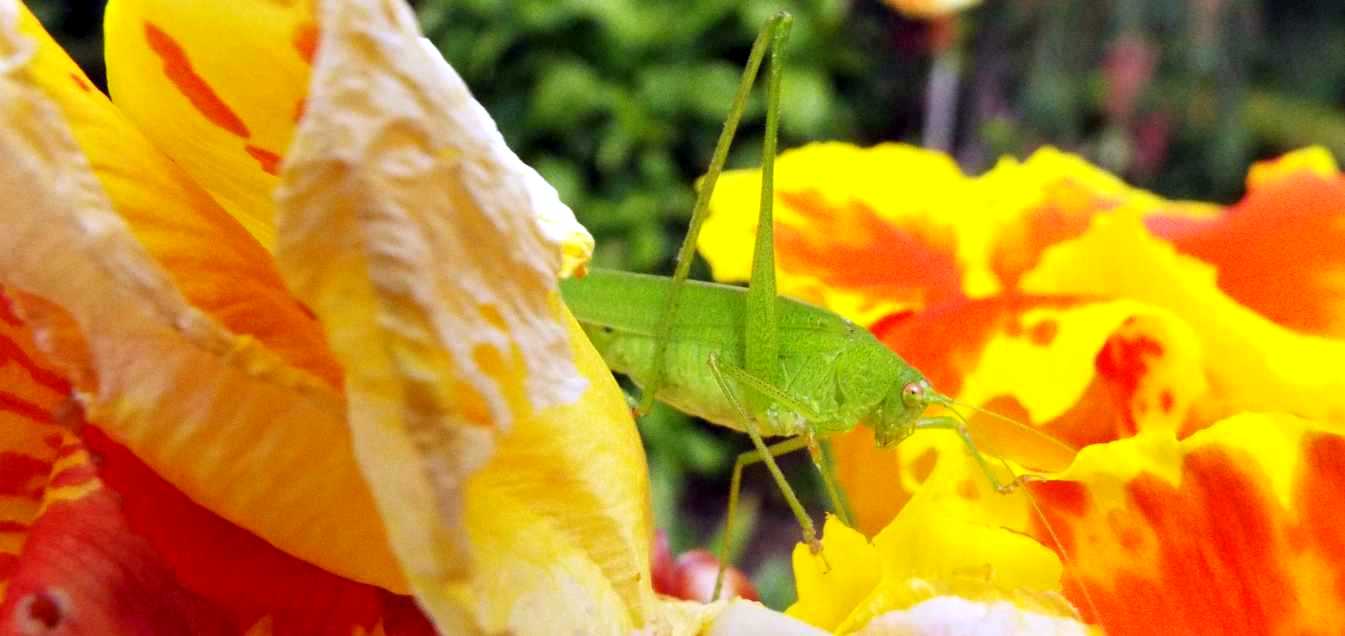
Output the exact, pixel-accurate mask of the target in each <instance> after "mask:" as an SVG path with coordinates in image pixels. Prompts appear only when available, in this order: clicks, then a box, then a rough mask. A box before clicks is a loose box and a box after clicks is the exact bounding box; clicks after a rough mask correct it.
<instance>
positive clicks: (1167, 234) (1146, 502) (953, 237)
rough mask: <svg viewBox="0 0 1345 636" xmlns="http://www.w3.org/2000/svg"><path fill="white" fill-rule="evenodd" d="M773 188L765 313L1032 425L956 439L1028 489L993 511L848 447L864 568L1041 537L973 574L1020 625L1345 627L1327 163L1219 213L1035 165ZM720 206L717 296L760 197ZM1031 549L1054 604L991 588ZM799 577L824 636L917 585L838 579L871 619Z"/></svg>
mask: <svg viewBox="0 0 1345 636" xmlns="http://www.w3.org/2000/svg"><path fill="white" fill-rule="evenodd" d="M776 166H777V167H776V170H777V172H776V195H775V196H776V223H777V227H776V231H775V236H776V245H777V252H778V254H777V262H778V264H779V269H780V274H779V279H778V280H779V284H780V289H781V293H783V294H788V295H792V296H796V297H800V298H802V299H804V300H808V301H811V302H815V303H818V304H821V305H823V306H826V307H829V308H831V309H833V310H835V311H837V312H839V313H841V314H843V315H846V316H848V317H850V318H851V319H853V320H855V321H856V322H858V323H860V324H862V325H864V326H867V327H868V328H869V329H870V330H872V331H873V332H874V333H875V334H876V335H877V336H878V337H879V338H880V339H881V340H883V341H884V342H885V343H887V344H888V345H889V346H890V347H892V348H893V349H894V350H895V351H897V352H899V353H900V354H901V355H902V356H904V357H905V358H906V359H907V360H908V361H910V362H911V363H912V364H913V365H915V366H916V367H918V368H920V369H921V370H923V371H924V372H925V374H926V375H927V376H928V377H929V378H930V380H931V382H932V383H933V384H934V386H935V387H936V388H937V389H939V390H941V391H942V392H944V393H946V394H948V395H950V396H952V397H953V398H955V399H956V400H957V401H958V402H959V403H961V404H966V405H970V406H972V407H979V408H984V409H987V410H991V411H995V412H998V413H1001V414H1005V415H1008V416H1010V417H1012V418H1013V419H1016V420H1018V421H1020V422H1023V423H1025V424H1026V426H1019V425H1013V424H1010V423H1006V422H1005V421H1003V420H1000V419H997V418H994V417H992V416H990V415H987V414H984V413H979V412H976V413H969V414H968V415H970V421H971V424H972V425H973V429H974V431H973V434H974V436H975V438H976V440H977V443H978V445H979V446H980V447H981V448H982V449H985V450H988V451H992V452H993V453H994V454H996V455H1000V456H1002V457H1004V458H1006V459H1009V460H1012V462H1013V463H1014V464H1016V465H1017V466H1019V467H1020V470H1021V469H1022V468H1026V469H1030V470H1032V471H1034V472H1037V473H1039V474H1041V475H1042V478H1043V480H1042V481H1036V482H1030V483H1029V484H1028V485H1027V486H1026V487H1024V488H1023V489H1022V490H1021V491H1020V493H1019V494H1015V495H1011V496H998V495H996V494H994V493H993V492H992V491H990V489H989V488H987V480H986V479H985V476H984V475H983V474H982V473H981V472H980V470H979V468H977V467H976V466H975V465H974V464H973V463H972V462H970V461H969V460H968V456H967V454H966V453H965V451H964V450H963V448H962V446H961V444H960V443H959V441H958V440H957V439H956V438H955V437H954V436H951V435H935V434H922V435H916V436H913V437H912V438H911V439H909V440H907V441H905V442H903V443H902V445H901V446H900V447H899V448H898V449H897V450H896V451H895V452H889V451H880V450H878V449H876V448H875V447H874V444H873V441H872V435H871V433H869V432H868V431H867V430H866V429H863V428H861V429H858V430H856V431H854V432H852V433H849V434H847V435H843V436H841V437H839V438H837V439H836V440H835V441H834V444H835V448H836V455H837V460H838V464H839V477H840V481H841V483H842V485H843V487H844V488H845V490H846V492H847V495H848V498H849V500H850V502H851V504H852V507H853V509H854V512H855V516H856V521H857V526H858V529H860V530H862V531H864V532H865V533H868V534H870V535H876V536H875V538H874V540H873V545H874V546H878V545H879V544H880V540H888V539H885V537H889V536H891V535H892V533H895V532H897V530H896V528H901V527H905V528H910V527H922V526H927V527H931V528H945V529H946V532H944V533H943V534H942V535H940V536H939V537H938V538H939V540H940V541H948V542H952V543H953V544H955V545H957V546H961V547H958V548H956V549H954V548H951V547H950V548H948V549H946V550H936V549H933V548H927V547H925V544H924V543H909V542H908V544H907V545H908V548H909V546H910V545H917V546H922V547H918V548H916V549H918V550H920V551H921V553H922V554H931V555H934V556H931V557H930V558H931V559H934V560H935V561H941V560H946V559H947V558H948V557H946V556H941V555H954V554H962V555H965V554H966V550H967V549H968V547H969V546H976V545H984V543H983V541H984V539H981V538H977V537H978V533H981V532H985V531H988V530H987V529H994V530H996V531H1002V532H1004V533H1010V534H1011V535H1012V536H1017V537H1022V536H1028V537H1032V538H1033V539H1034V540H1033V541H1029V542H1027V543H1025V544H1024V545H1023V546H1022V547H1020V548H1011V547H1005V548H1003V550H1002V553H1001V551H994V552H993V553H991V554H984V555H982V556H981V557H980V558H981V561H982V562H983V563H984V564H985V565H986V567H987V569H986V570H985V571H986V572H988V574H985V575H983V576H982V577H980V579H978V580H981V581H982V582H986V581H988V585H989V587H990V588H991V589H993V590H994V591H995V594H993V595H991V598H993V599H995V600H996V601H1007V602H1010V603H1013V604H1015V605H1016V606H1017V607H1018V608H1019V609H1021V610H1023V611H1035V610H1034V608H1033V607H1032V606H1031V604H1028V603H1023V602H1020V601H1021V598H1022V596H1021V592H1022V590H1023V589H1025V588H1026V589H1028V590H1030V591H1032V592H1034V595H1030V596H1029V598H1037V596H1035V593H1036V592H1053V593H1054V592H1058V593H1063V594H1064V596H1065V597H1066V598H1067V599H1068V600H1069V602H1070V603H1071V604H1072V606H1073V607H1074V608H1075V609H1076V610H1077V611H1078V613H1079V617H1080V618H1081V619H1083V620H1084V621H1085V622H1087V623H1089V624H1091V625H1096V626H1100V627H1102V628H1105V629H1106V630H1107V631H1109V632H1115V633H1129V632H1136V631H1140V630H1144V629H1148V628H1149V627H1148V626H1151V625H1153V624H1166V625H1171V626H1173V628H1175V629H1178V630H1181V629H1183V628H1185V629H1186V630H1187V631H1209V630H1214V631H1219V630H1220V628H1223V629H1224V630H1225V631H1240V630H1247V629H1251V630H1253V631H1261V632H1271V631H1278V632H1299V631H1304V630H1309V631H1311V630H1325V631H1328V632H1329V631H1334V630H1339V629H1341V628H1342V627H1345V625H1340V624H1339V618H1338V616H1337V615H1336V614H1337V613H1335V612H1333V610H1332V608H1334V607H1338V606H1339V603H1340V598H1341V597H1340V596H1339V593H1340V591H1341V590H1340V584H1339V581H1340V580H1342V579H1341V576H1342V565H1341V564H1342V563H1345V561H1343V560H1342V559H1341V555H1342V554H1343V553H1342V552H1340V546H1341V545H1342V544H1341V543H1340V541H1339V537H1341V536H1345V531H1342V528H1341V526H1340V522H1339V521H1338V520H1336V519H1333V518H1330V517H1329V516H1328V515H1325V514H1322V513H1320V512H1319V511H1321V510H1328V509H1331V507H1332V505H1333V503H1332V502H1335V501H1338V500H1339V499H1340V495H1339V492H1341V489H1340V487H1339V486H1340V484H1342V483H1345V474H1343V473H1342V472H1341V466H1345V437H1342V433H1343V432H1345V428H1342V426H1343V423H1345V422H1343V421H1345V408H1343V407H1345V403H1342V400H1343V399H1345V397H1342V396H1345V362H1342V361H1345V333H1343V332H1342V329H1341V320H1340V316H1341V306H1342V305H1341V303H1342V300H1343V299H1345V286H1342V285H1341V281H1342V280H1345V276H1343V275H1345V256H1342V252H1341V251H1340V250H1339V249H1337V248H1336V247H1335V246H1337V245H1339V244H1340V242H1341V240H1342V238H1345V237H1342V232H1345V225H1343V224H1342V222H1341V219H1342V214H1343V213H1345V177H1342V175H1341V174H1340V173H1339V172H1338V170H1337V169H1336V166H1335V164H1334V162H1333V161H1332V160H1331V158H1330V156H1329V155H1328V154H1326V153H1325V151H1323V150H1321V149H1307V150H1303V151H1299V152H1296V153H1291V154H1290V155H1287V156H1285V157H1283V158H1281V159H1279V160H1276V161H1272V162H1266V163H1262V164H1258V165H1257V166H1254V167H1253V168H1252V170H1251V171H1250V175H1249V178H1248V192H1247V195H1246V196H1245V197H1244V198H1243V200H1241V201H1239V202H1237V203H1235V204H1233V205H1231V206H1227V207H1221V206H1217V205H1213V204H1205V203H1198V202H1181V201H1170V200H1166V199H1163V198H1161V197H1158V196H1156V195H1154V194H1152V193H1149V192H1145V191H1143V190H1139V189H1136V188H1133V187H1131V186H1129V185H1127V184H1125V183H1123V182H1121V181H1120V180H1119V179H1116V178H1115V177H1113V176H1111V175H1109V174H1107V173H1105V172H1104V171H1102V170H1100V169H1097V168H1095V167H1093V166H1091V165H1089V164H1087V163H1086V162H1084V161H1083V160H1082V159H1080V158H1078V157H1076V156H1073V155H1070V154H1067V153H1063V152H1060V151H1058V150H1054V149H1050V148H1045V149H1042V150H1039V151H1038V152H1036V153H1034V154H1033V155H1032V156H1031V157H1029V158H1028V159H1026V160H1024V161H1017V160H1014V159H1004V160H1002V161H1001V162H1000V163H999V164H998V165H996V166H995V167H994V169H992V170H990V171H989V172H987V173H986V174H984V175H981V176H975V177H974V176H968V175H965V174H963V173H962V172H961V171H960V170H959V169H957V167H956V166H955V165H954V164H953V163H952V162H951V160H950V159H948V158H947V157H946V156H943V155H941V154H939V153H935V152H930V151H924V150H919V149H915V148H910V147H907V146H901V145H892V144H889V145H882V146H877V147H874V148H868V149H861V148H856V147H853V146H849V145H846V144H814V145H811V146H807V147H804V148H801V149H798V150H794V151H790V152H786V153H784V154H782V155H781V157H780V159H779V161H778V162H777V164H776ZM719 183H720V185H719V188H718V189H717V190H716V193H715V200H714V201H713V202H712V208H713V214H714V216H712V217H711V218H710V219H709V221H707V223H706V225H705V231H704V233H703V234H702V239H701V245H700V247H701V249H702V253H703V254H705V256H706V258H707V260H708V261H709V262H710V264H711V266H712V269H713V270H714V274H715V277H716V278H719V279H721V280H742V279H744V278H745V276H744V274H743V271H744V270H743V269H742V263H743V262H744V261H743V259H745V258H747V257H746V254H750V253H751V244H752V240H751V237H752V236H753V234H754V231H755V227H754V224H755V215H756V204H755V199H754V197H755V196H756V193H757V192H759V187H760V178H759V175H757V174H756V173H755V172H752V171H739V172H735V173H730V174H726V175H724V176H723V177H722V178H721V180H720V182H719ZM1042 433H1045V435H1043V434H1042ZM1060 442H1063V444H1062V443H1060ZM1073 449H1078V452H1077V454H1076V453H1075V452H1073ZM949 518H951V519H957V520H960V521H961V522H962V524H963V526H962V528H961V529H959V528H958V527H957V526H953V527H949V526H948V525H947V522H948V519H949ZM969 529H970V530H969ZM831 532H833V530H832V529H830V528H829V529H828V533H831ZM1014 533H1019V534H1014ZM861 538H862V537H861ZM1042 548H1045V549H1048V550H1049V551H1050V552H1052V553H1053V554H1054V555H1056V556H1057V557H1058V558H1059V561H1058V563H1059V566H1060V567H1061V568H1062V569H1061V570H1060V575H1059V577H1058V579H1056V580H1055V581H1050V580H1042V581H1038V582H1037V587H1033V586H1030V585H1029V586H1024V585H1022V584H1021V583H1020V582H1017V581H1010V582H1007V583H1002V584H1001V583H999V582H998V581H997V578H998V577H1001V576H1010V575H1011V574H1012V573H1013V572H1014V570H1013V569H1012V568H1008V567H1006V566H1003V565H995V563H997V562H999V561H1000V560H1004V559H1011V558H1013V556H1012V553H1013V552H1015V551H1017V552H1019V553H1020V556H1022V557H1023V558H1026V555H1028V554H1034V553H1039V550H1040V549H1042ZM874 549H877V548H876V547H875V548H874ZM972 554H976V553H975V552H972ZM893 559H895V557H893V558H889V559H876V560H873V561H874V562H881V563H884V564H889V563H900V561H899V560H893ZM962 565H963V566H964V567H962V568H961V571H964V572H965V571H969V570H968V567H966V566H968V564H965V563H964V564H962ZM972 565H974V564H972ZM808 567H810V565H809V560H808V559H804V561H803V563H799V562H796V564H795V570H796V574H797V575H798V576H799V593H800V603H799V605H798V606H796V607H795V608H793V609H791V613H794V614H796V615H799V616H803V617H805V618H807V619H808V620H809V621H810V622H813V623H814V624H818V625H823V626H827V627H829V628H830V627H835V626H837V625H841V626H843V627H844V628H845V629H856V628H859V627H861V626H862V625H863V624H864V623H866V622H867V621H868V620H869V619H870V618H873V617H874V616H878V615H879V614H878V612H877V610H874V609H873V608H872V598H873V597H875V595H876V597H881V598H892V597H893V595H894V594H897V592H900V591H901V590H904V589H906V588H907V587H909V583H908V582H909V581H912V580H919V581H925V580H928V579H929V576H928V575H926V574H924V573H922V572H921V571H920V570H919V569H917V568H911V567H905V568H904V569H903V568H896V569H894V568H893V567H892V566H890V565H887V566H885V567H887V569H886V570H884V572H896V574H891V575H888V576H886V578H881V579H874V578H873V577H874V575H873V571H874V566H873V565H869V566H868V569H867V570H866V571H867V572H868V574H864V575H862V576H860V575H855V574H854V573H853V572H847V571H845V570H844V569H843V568H842V567H838V568H837V573H836V574H835V575H834V576H837V577H853V576H859V578H858V579H855V580H860V579H862V580H864V581H867V583H865V584H864V585H862V586H859V587H861V588H863V589H865V590H868V591H867V592H863V593H860V592H853V591H845V592H843V591H842V590H846V589H848V588H844V587H843V586H836V585H832V586H822V588H825V590H826V592H825V593H824V592H820V591H818V590H820V589H822V588H818V587H812V588H810V587H809V586H808V585H806V581H807V580H808V579H807V577H806V576H805V574H806V572H807V568H808ZM1039 567H1040V568H1045V567H1046V565H1042V566H1039ZM971 570H974V568H971ZM865 577H867V578H865ZM879 581H881V582H879ZM828 593H829V594H830V596H828ZM866 599H868V600H866ZM973 600H974V599H973ZM912 602H913V601H912V600H911V599H909V598H907V599H898V600H897V601H893V602H885V603H882V604H880V605H881V609H882V610H883V611H889V612H890V611H891V610H894V609H895V610H905V611H911V609H910V608H911V604H912ZM816 606H825V607H830V608H831V609H829V610H827V611H825V612H817V611H815V610H814V609H810V608H814V607H816ZM838 608H839V609H838ZM1036 609H1040V608H1036ZM838 616H839V618H838ZM847 617H848V618H847ZM875 622H876V621H875Z"/></svg>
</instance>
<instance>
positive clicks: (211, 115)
mask: <svg viewBox="0 0 1345 636" xmlns="http://www.w3.org/2000/svg"><path fill="white" fill-rule="evenodd" d="M103 29H104V41H105V46H106V57H107V80H108V88H109V90H110V92H111V93H112V98H113V101H115V102H116V104H117V107H118V108H120V109H121V110H122V111H123V112H125V113H126V114H127V116H128V117H129V118H130V119H131V121H133V122H135V123H136V124H137V125H139V127H140V128H141V129H142V130H144V131H145V133H146V134H147V135H149V137H150V138H151V139H153V140H154V143H155V144H157V145H158V146H159V147H160V148H161V149H162V150H163V151H164V152H165V153H167V154H168V155H169V156H170V157H172V158H173V161H175V162H176V163H177V164H178V165H180V166H182V169H183V170H185V171H186V172H187V173H188V174H190V175H191V176H192V178H193V179H194V180H195V181H196V182H197V183H200V184H201V185H202V186H203V187H204V188H205V189H206V190H207V191H208V192H210V194H211V195H212V196H213V197H214V198H215V199H216V200H217V201H219V202H220V204H221V205H223V206H224V208H225V209H226V210H228V211H229V212H230V213H231V214H233V215H234V217H235V218H237V219H239V221H240V222H242V224H243V225H244V226H245V227H247V229H248V231H250V232H251V233H252V234H253V236H255V237H256V238H257V240H258V241H260V242H261V243H262V244H263V245H265V246H267V247H270V245H271V243H272V239H273V236H274V227H275V221H274V219H273V216H274V212H275V204H274V202H273V200H272V192H273V190H274V189H275V187H276V185H277V183H279V179H278V175H279V169H280V162H281V158H282V157H283V156H284V155H285V151H286V149H287V148H288V147H289V143H290V138H291V137H292V136H293V134H294V125H295V121H296V120H297V119H298V118H299V116H300V114H301V113H302V112H303V108H304V106H303V104H304V94H305V93H306V91H307V86H308V76H309V72H310V68H309V66H310V63H311V61H312V59H313V55H314V51H315V49H316V47H317V40H318V37H317V29H316V27H315V26H314V20H313V2H312V0H287V1H284V2H273V1H265V0H250V1H248V2H245V3H243V4H238V3H223V4H221V3H213V2H175V1H173V0H112V1H111V2H109V3H108V5H107V10H106V12H105V15H104V18H103Z"/></svg>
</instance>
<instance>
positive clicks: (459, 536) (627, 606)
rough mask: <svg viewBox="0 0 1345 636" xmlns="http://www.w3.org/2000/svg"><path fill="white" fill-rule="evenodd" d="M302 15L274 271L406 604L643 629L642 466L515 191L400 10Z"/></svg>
mask: <svg viewBox="0 0 1345 636" xmlns="http://www.w3.org/2000/svg"><path fill="white" fill-rule="evenodd" d="M320 8H321V11H320V16H321V24H322V29H323V34H324V35H323V38H324V40H323V46H322V48H321V49H320V50H319V51H318V55H317V58H316V60H315V66H314V87H313V90H312V92H311V94H310V95H309V102H308V111H307V114H306V115H305V117H304V119H303V121H302V122H301V124H300V127H299V131H298V134H297V135H296V136H295V139H294V144H293V148H292V150H291V156H290V159H289V161H288V162H287V164H286V170H285V173H284V176H283V182H282V187H281V192H280V196H279V200H280V202H281V203H280V210H281V215H280V218H279V225H278V239H277V258H278V260H279V262H280V265H281V269H282V271H283V272H284V273H285V274H286V276H287V279H288V280H289V281H290V283H291V286H292V287H293V288H294V289H295V290H296V293H298V294H299V295H300V296H301V297H303V298H305V299H307V300H308V301H309V302H310V304H311V306H312V307H313V308H314V310H315V311H316V312H317V314H318V315H319V316H321V317H322V319H323V324H324V325H325V326H326V327H327V329H328V332H329V335H330V337H331V340H332V346H333V349H334V350H335V351H336V354H337V356H338V357H339V358H341V359H342V360H344V361H345V363H346V369H347V376H346V378H347V379H346V384H347V391H348V394H349V396H350V425H351V432H352V435H353V437H354V440H355V450H356V456H357V459H358V461H359V463H360V465H361V467H362V468H363V469H364V474H365V476H366V478H367V479H368V481H369V484H370V486H371V488H372V489H373V491H374V493H375V498H376V500H377V502H378V505H379V510H380V512H381V513H382V516H383V518H384V519H385V520H386V522H387V524H388V529H389V535H390V538H391V542H392V546H393V550H394V552H395V553H396V554H397V556H398V559H399V562H400V563H401V565H402V567H403V571H404V572H405V574H406V576H407V579H408V580H409V581H410V583H411V587H412V589H413V591H414V592H415V593H416V596H417V597H418V600H419V602H420V603H421V605H422V607H424V608H425V609H426V611H427V612H428V613H429V614H430V615H431V616H432V617H433V619H434V620H435V622H436V623H437V625H438V627H439V628H440V629H441V630H443V631H445V632H447V633H458V632H459V631H462V630H471V629H483V630H486V631H491V632H494V631H505V630H509V631H518V632H524V633H527V632H535V631H538V630H554V631H562V632H579V631H584V630H585V629H587V628H588V627H589V626H590V624H591V622H592V623H596V624H601V625H607V626H614V627H625V628H626V629H629V628H631V627H635V626H639V625H641V624H643V623H644V622H645V621H647V620H649V619H650V614H651V613H652V603H653V593H652V588H651V587H650V583H649V572H648V567H649V566H648V558H649V557H648V555H649V537H650V521H649V510H648V504H647V501H648V495H647V484H646V477H645V476H644V471H645V468H644V463H643V454H642V452H641V451H640V446H639V442H638V440H637V439H636V437H635V434H634V429H633V426H632V423H631V420H630V415H629V411H628V409H627V407H626V406H625V404H624V402H623V400H622V399H621V396H620V393H619V392H618V391H617V389H616V387H615V385H614V384H613V382H612V381H611V379H610V374H607V373H606V372H605V371H604V370H603V367H602V366H601V365H600V364H599V363H598V361H597V359H596V357H595V355H596V354H594V353H593V352H592V350H591V349H590V348H588V345H587V342H586V341H585V340H583V339H582V336H581V335H579V334H580V333H581V332H580V331H579V330H578V328H577V326H576V325H575V324H574V323H573V321H572V320H570V319H569V318H568V317H567V316H566V315H565V314H564V313H563V310H562V309H561V308H560V306H559V305H558V304H556V303H558V302H559V300H558V296H557V286H556V277H557V275H558V273H559V271H560V269H561V267H562V261H563V258H562V250H563V246H562V244H561V243H560V242H558V241H557V240H555V239H554V237H555V234H550V233H548V232H546V231H545V230H543V228H542V226H541V225H540V224H539V221H538V219H537V216H538V213H539V210H538V205H539V203H540V201H539V198H538V196H537V195H538V190H535V189H533V190H530V189H529V188H528V183H527V182H528V180H529V179H531V178H533V177H534V176H535V173H531V172H530V171H529V170H528V169H526V167H525V166H523V164H522V163H521V162H520V161H519V160H518V158H517V157H515V156H514V155H513V154H512V152H510V151H509V150H508V148H507V147H506V146H505V145H504V141H503V138H502V137H501V136H500V134H499V132H498V131H497V130H496V129H495V127H494V124H493V122H492V121H491V120H490V119H489V116H488V115H487V114H486V112H485V111H484V109H482V108H481V107H480V105H479V104H477V103H476V102H475V101H474V100H472V98H471V95H470V93H469V92H468V90H467V88H466V86H465V85H464V84H463V83H462V80H461V79H459V78H458V77H457V75H456V74H455V73H453V72H452V70H451V69H450V68H449V67H448V66H447V64H446V63H445V62H444V61H443V59H442V58H441V57H439V56H438V54H437V53H436V52H434V51H433V49H431V48H429V47H427V46H425V45H424V44H423V43H422V41H421V40H420V38H419V33H418V32H417V28H416V24H415V20H414V17H413V15H412V14H411V12H410V11H409V9H407V7H406V6H405V5H404V4H403V3H401V2H399V1H396V0H362V1H355V2H351V1H343V2H337V1H330V2H323V3H321V7H320ZM552 194H553V195H554V192H552ZM543 198H544V197H543ZM557 204H558V202H551V203H548V204H547V205H550V206H554V205H557ZM567 324H568V327H569V328H568V329H567V326H566V325H567ZM576 338H578V339H579V340H577V342H578V343H579V344H576V345H575V346H579V347H581V348H580V350H579V351H578V352H576V351H574V350H572V348H571V347H572V345H571V343H572V341H575V339H576ZM576 353H578V354H579V355H580V357H581V358H584V363H583V369H584V370H585V371H586V372H587V377H584V376H581V375H579V373H578V372H577V369H576V365H575V362H574V359H573V358H574V356H575V355H576ZM602 458H606V461H603V460H602ZM522 608H526V610H525V609H522Z"/></svg>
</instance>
